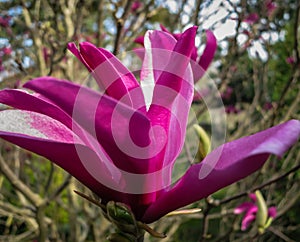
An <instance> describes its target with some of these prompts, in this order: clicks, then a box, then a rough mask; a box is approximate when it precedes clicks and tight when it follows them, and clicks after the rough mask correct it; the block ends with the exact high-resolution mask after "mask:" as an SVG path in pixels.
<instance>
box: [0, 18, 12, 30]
mask: <svg viewBox="0 0 300 242" xmlns="http://www.w3.org/2000/svg"><path fill="white" fill-rule="evenodd" d="M10 20H11V17H10V16H0V26H1V27H3V28H7V27H8V26H9V21H10Z"/></svg>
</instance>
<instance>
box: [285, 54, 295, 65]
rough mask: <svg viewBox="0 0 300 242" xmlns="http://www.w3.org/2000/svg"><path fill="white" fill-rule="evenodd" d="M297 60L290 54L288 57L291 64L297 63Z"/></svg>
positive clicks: (287, 61) (287, 60) (287, 59)
mask: <svg viewBox="0 0 300 242" xmlns="http://www.w3.org/2000/svg"><path fill="white" fill-rule="evenodd" d="M295 62H296V60H295V58H294V57H293V56H289V57H287V58H286V63H288V64H290V65H293V64H295Z"/></svg>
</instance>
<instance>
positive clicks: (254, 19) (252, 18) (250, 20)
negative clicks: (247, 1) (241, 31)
mask: <svg viewBox="0 0 300 242" xmlns="http://www.w3.org/2000/svg"><path fill="white" fill-rule="evenodd" d="M258 20H259V15H258V14H257V13H250V14H249V15H247V16H246V17H245V19H244V20H243V22H245V23H248V24H254V23H256V22H257V21H258Z"/></svg>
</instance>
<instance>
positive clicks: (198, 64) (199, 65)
mask: <svg viewBox="0 0 300 242" xmlns="http://www.w3.org/2000/svg"><path fill="white" fill-rule="evenodd" d="M160 28H161V29H162V31H163V32H165V33H168V34H170V35H172V36H173V37H174V38H175V39H176V40H178V39H179V38H180V37H181V35H182V33H177V34H173V33H170V32H169V30H168V29H167V28H166V27H164V26H163V25H160ZM135 42H136V43H139V44H141V45H143V46H144V36H139V37H137V38H136V39H135ZM159 44H160V42H159V41H158V42H157V46H156V48H159ZM216 50H217V40H216V37H215V36H214V34H213V32H211V31H210V30H206V46H205V49H204V51H203V53H202V55H201V56H198V53H197V47H196V46H194V47H193V51H192V54H191V59H192V62H191V65H192V70H193V75H194V80H195V82H197V81H198V80H199V79H200V78H201V77H202V76H203V75H204V73H205V71H206V70H207V69H208V67H209V65H210V63H211V62H212V60H213V58H214V56H215V52H216Z"/></svg>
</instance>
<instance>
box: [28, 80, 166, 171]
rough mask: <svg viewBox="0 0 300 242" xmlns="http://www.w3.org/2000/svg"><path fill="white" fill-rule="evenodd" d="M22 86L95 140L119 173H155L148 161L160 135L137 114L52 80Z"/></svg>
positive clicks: (158, 141) (92, 93) (137, 112)
mask: <svg viewBox="0 0 300 242" xmlns="http://www.w3.org/2000/svg"><path fill="white" fill-rule="evenodd" d="M24 86H25V87H26V88H30V89H32V90H34V91H36V92H38V93H40V94H42V95H43V96H45V97H46V98H48V99H49V100H51V101H52V102H53V103H55V104H56V105H57V106H59V107H60V108H61V109H62V110H64V111H65V112H66V113H67V114H69V115H70V116H72V119H73V120H75V121H76V122H77V123H78V124H79V125H81V126H82V127H83V128H84V129H85V130H87V131H88V132H89V133H90V134H91V135H92V136H93V137H94V138H96V140H98V142H99V143H100V144H101V146H103V148H104V149H105V150H106V152H107V153H108V154H109V155H110V157H111V159H112V160H113V161H114V162H115V164H116V165H117V166H118V167H119V168H120V169H122V170H125V171H129V172H135V173H149V172H154V171H155V170H157V169H159V167H157V168H156V167H153V166H151V165H150V164H152V163H153V162H151V161H152V160H151V159H152V157H153V158H155V154H157V152H158V151H157V149H161V148H162V146H161V145H160V144H161V142H164V141H165V140H162V141H161V140H160V139H161V138H162V137H163V136H161V135H160V134H158V133H156V135H155V134H153V133H152V132H154V131H152V130H151V126H150V121H149V119H148V118H147V117H146V116H145V115H143V114H142V113H140V112H139V111H137V110H134V109H132V108H130V107H128V106H126V105H124V104H123V103H121V102H117V100H115V99H112V98H110V97H108V96H106V95H100V94H99V93H96V92H94V91H92V90H90V89H88V88H84V87H80V86H78V85H75V84H73V83H71V82H68V81H62V80H57V79H55V78H50V77H44V78H37V79H34V80H32V81H30V82H28V83H26V84H25V85H24ZM56 90H60V91H59V92H57V91H56ZM87 107H88V108H87ZM149 169H150V170H149ZM151 169H154V170H151Z"/></svg>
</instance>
